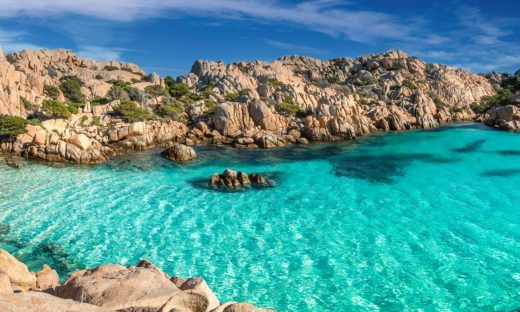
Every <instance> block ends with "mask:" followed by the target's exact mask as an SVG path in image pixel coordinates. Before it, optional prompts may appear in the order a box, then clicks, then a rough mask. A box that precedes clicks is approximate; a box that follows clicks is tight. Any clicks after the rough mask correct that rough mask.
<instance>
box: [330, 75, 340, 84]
mask: <svg viewBox="0 0 520 312" xmlns="http://www.w3.org/2000/svg"><path fill="white" fill-rule="evenodd" d="M327 81H328V82H329V83H330V84H338V83H340V82H341V80H340V79H339V77H337V76H332V77H328V78H327Z"/></svg>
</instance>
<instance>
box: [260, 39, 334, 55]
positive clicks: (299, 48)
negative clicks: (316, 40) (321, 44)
mask: <svg viewBox="0 0 520 312" xmlns="http://www.w3.org/2000/svg"><path fill="white" fill-rule="evenodd" d="M265 42H266V43H267V44H268V45H270V46H272V47H275V48H278V49H281V50H287V51H291V52H292V53H311V54H325V53H327V51H324V50H320V49H316V48H312V47H307V46H303V45H297V44H291V43H287V42H281V41H276V40H265Z"/></svg>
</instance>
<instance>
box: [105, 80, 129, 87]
mask: <svg viewBox="0 0 520 312" xmlns="http://www.w3.org/2000/svg"><path fill="white" fill-rule="evenodd" d="M107 82H108V83H109V84H111V85H114V86H118V87H126V86H128V85H129V83H128V82H125V81H123V80H121V79H112V80H109V81H107Z"/></svg>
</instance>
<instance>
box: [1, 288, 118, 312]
mask: <svg viewBox="0 0 520 312" xmlns="http://www.w3.org/2000/svg"><path fill="white" fill-rule="evenodd" d="M0 311H2V312H110V311H112V310H109V309H105V308H100V307H97V306H95V305H91V304H86V303H79V302H76V301H72V300H65V299H61V298H58V297H55V296H52V295H49V294H46V293H43V292H36V291H29V292H20V293H15V294H0Z"/></svg>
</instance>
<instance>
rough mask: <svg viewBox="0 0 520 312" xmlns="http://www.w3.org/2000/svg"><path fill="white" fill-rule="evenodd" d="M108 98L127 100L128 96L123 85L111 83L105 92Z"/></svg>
mask: <svg viewBox="0 0 520 312" xmlns="http://www.w3.org/2000/svg"><path fill="white" fill-rule="evenodd" d="M107 97H108V98H109V99H110V100H112V101H113V100H128V99H130V97H129V96H128V93H126V90H125V88H124V87H121V86H116V85H113V86H112V87H111V88H110V90H109V91H108V93H107Z"/></svg>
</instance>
